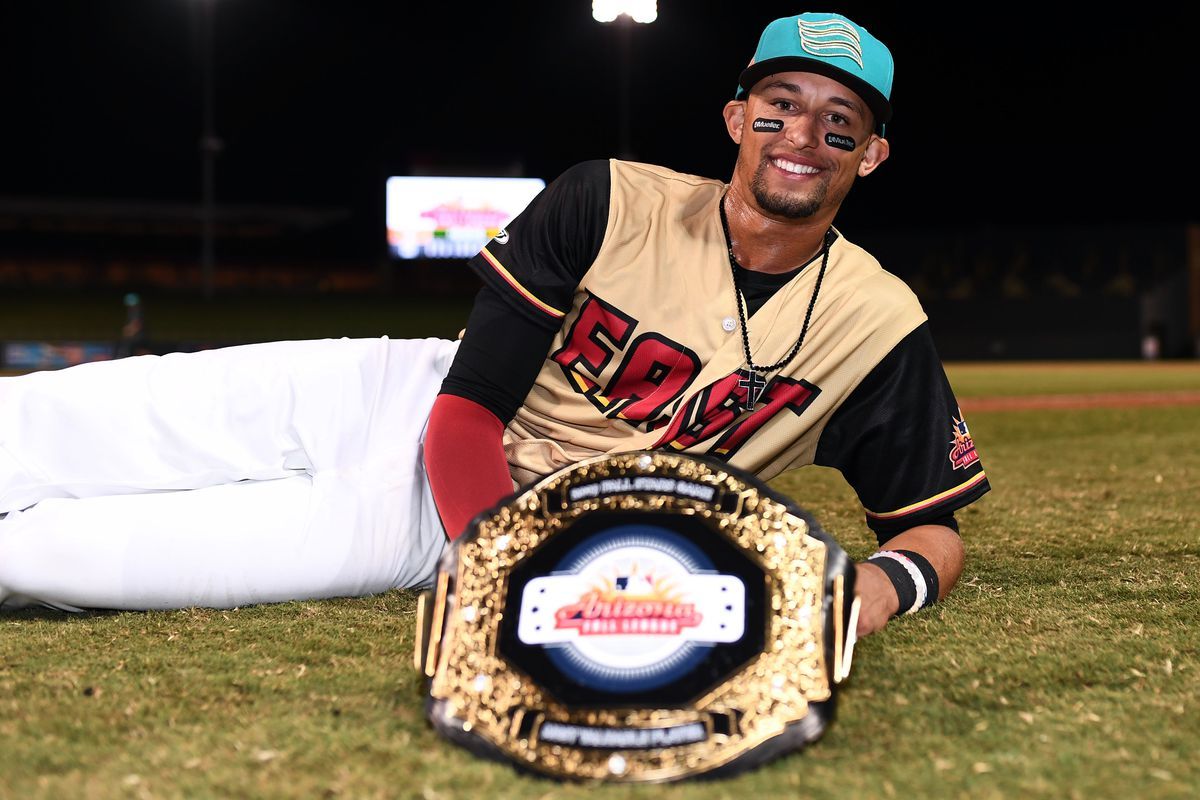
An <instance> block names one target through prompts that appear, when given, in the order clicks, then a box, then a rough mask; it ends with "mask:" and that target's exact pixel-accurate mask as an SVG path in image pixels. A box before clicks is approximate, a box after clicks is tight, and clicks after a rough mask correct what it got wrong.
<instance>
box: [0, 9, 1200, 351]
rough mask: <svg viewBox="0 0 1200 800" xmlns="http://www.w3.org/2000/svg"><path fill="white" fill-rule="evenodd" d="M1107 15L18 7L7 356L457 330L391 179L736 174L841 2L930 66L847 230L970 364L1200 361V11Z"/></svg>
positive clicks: (6, 168)
mask: <svg viewBox="0 0 1200 800" xmlns="http://www.w3.org/2000/svg"><path fill="white" fill-rule="evenodd" d="M1075 8H1076V9H1083V10H1075V11H1067V10H1054V9H1046V8H1040V7H1038V8H1034V7H1012V6H1009V5H1000V4H996V5H992V4H971V5H967V4H946V6H945V7H940V8H939V7H937V6H933V7H930V6H928V5H925V6H920V7H914V6H912V5H910V4H900V3H835V4H825V5H816V6H804V5H797V4H796V3H794V2H787V3H785V2H753V1H752V0H747V1H746V2H698V1H696V0H692V1H691V2H686V1H685V0H662V1H661V2H659V3H658V19H657V20H656V21H655V22H653V23H651V24H646V25H641V24H634V23H629V22H628V21H626V20H623V21H620V22H618V23H616V24H601V23H598V22H596V21H595V20H594V19H593V18H592V14H591V2H590V0H541V1H540V2H519V3H508V4H495V3H486V4H485V3H473V2H442V3H428V4H422V3H353V2H344V1H343V2H334V1H333V0H326V1H318V0H75V1H74V2H71V1H69V0H39V1H38V2H24V3H18V2H9V3H5V4H4V6H3V10H0V37H2V38H0V59H2V64H3V74H4V76H5V78H6V80H5V89H4V93H3V106H2V111H0V120H2V125H0V159H2V161H0V290H2V291H3V293H4V294H3V296H4V297H5V303H4V311H3V312H0V342H5V343H16V344H18V345H21V346H23V347H25V349H23V350H22V349H21V348H20V347H18V348H16V349H13V348H11V347H6V349H5V351H4V352H6V353H7V354H8V356H7V358H8V361H9V362H10V363H9V364H8V366H10V367H19V366H21V365H20V364H17V363H15V361H17V360H19V359H20V358H26V359H28V358H39V357H40V358H43V359H45V358H53V359H58V361H61V362H67V361H72V360H86V359H89V358H99V357H105V353H106V352H107V351H106V350H105V348H110V349H111V348H113V347H116V350H115V351H114V352H116V353H117V354H121V353H123V352H129V351H130V350H131V348H132V349H140V350H142V351H155V350H158V351H161V350H165V349H182V348H189V347H201V346H213V345H217V344H224V343H236V342H242V341H259V340H264V339H273V338H302V337H310V336H342V335H349V336H357V335H365V336H375V335H382V334H388V335H393V336H407V335H449V336H453V335H454V334H455V333H456V332H457V330H458V329H459V328H460V327H461V325H462V323H463V321H464V320H465V313H466V308H467V305H468V304H469V300H470V297H471V295H472V293H473V292H474V290H475V288H476V285H477V284H476V282H475V279H474V278H473V277H472V276H471V275H470V273H469V272H468V271H467V270H466V269H465V267H464V265H463V264H462V263H461V262H447V261H442V260H438V261H432V260H431V261H420V260H418V261H398V260H396V259H394V258H392V257H391V255H390V254H389V251H388V247H387V242H386V238H385V225H384V185H385V181H386V179H387V178H388V177H389V176H394V175H430V174H443V175H493V176H529V177H538V178H542V179H544V180H546V181H549V180H552V179H553V178H554V177H555V176H556V175H557V174H559V173H560V172H562V171H563V170H564V169H566V168H567V167H569V166H570V165H571V164H573V163H575V162H577V161H581V160H584V159H590V158H605V157H610V156H624V157H628V158H633V159H636V160H640V161H650V162H654V163H659V164H663V165H665V166H668V167H671V168H673V169H676V170H680V171H684V172H691V173H696V174H701V175H706V176H710V177H717V178H727V177H728V176H729V172H730V169H731V167H732V164H733V159H734V156H735V149H734V145H733V144H732V143H731V142H730V141H729V140H728V138H727V137H726V135H725V133H724V129H723V126H722V121H721V117H720V110H721V107H722V105H723V104H724V103H725V102H726V100H728V99H729V97H730V96H731V94H732V92H733V90H734V88H735V86H736V82H737V75H738V73H739V72H740V70H741V68H742V67H743V66H745V64H746V62H747V61H748V60H749V58H750V56H751V54H752V53H753V50H754V47H755V44H756V42H757V38H758V35H759V33H760V32H761V30H762V28H763V27H764V26H765V25H766V24H767V23H768V22H770V21H771V20H772V19H775V18H776V17H780V16H786V15H791V14H795V13H798V12H800V11H804V10H828V11H836V12H840V13H845V14H847V15H849V16H850V17H852V18H853V19H855V20H856V21H857V22H859V23H860V24H862V25H864V26H865V27H867V28H868V29H869V30H870V31H871V32H872V33H874V34H875V35H877V36H878V37H879V38H881V39H882V40H883V41H884V42H886V43H887V44H888V45H889V47H890V48H891V49H892V52H893V54H894V56H895V60H896V64H897V69H896V84H895V91H894V95H893V101H894V105H895V108H896V115H895V119H894V122H893V123H892V124H891V125H890V126H889V130H888V138H889V139H890V141H891V143H892V157H891V159H890V160H889V161H888V163H887V164H886V165H885V166H884V167H883V168H882V169H881V170H880V171H879V172H877V173H876V174H875V175H874V176H872V177H871V178H869V179H868V180H866V181H862V182H860V183H859V185H858V186H857V187H856V189H855V190H854V192H852V193H851V196H850V198H849V200H848V202H847V204H846V206H845V207H844V209H843V213H842V216H841V217H840V218H839V222H838V224H839V227H840V229H841V230H842V231H843V233H844V234H845V235H846V236H847V237H848V238H849V239H851V240H852V241H855V242H857V243H859V244H862V245H864V246H866V247H867V248H868V249H869V250H871V251H872V252H873V253H875V254H876V255H877V256H878V257H879V258H880V260H881V262H882V263H883V264H884V266H885V267H886V268H888V269H889V270H891V271H892V272H894V273H896V274H897V275H899V276H900V277H901V278H903V279H904V280H906V281H907V282H908V283H909V284H910V285H911V286H912V287H913V289H914V290H915V291H916V292H917V294H918V295H919V296H920V298H921V300H922V302H923V303H924V304H925V306H926V308H927V310H928V311H929V314H930V317H931V319H932V323H933V327H934V332H935V336H937V338H938V344H939V347H940V348H941V350H942V354H943V356H944V357H945V358H947V359H1035V358H1192V357H1195V356H1196V355H1197V340H1198V338H1200V229H1198V228H1197V224H1198V223H1200V208H1198V203H1197V199H1196V194H1195V185H1196V177H1197V168H1196V165H1195V157H1194V156H1193V155H1192V152H1191V150H1192V148H1191V147H1190V143H1191V137H1192V136H1193V135H1194V133H1193V125H1192V124H1191V122H1190V120H1191V118H1192V117H1193V116H1195V114H1194V110H1193V109H1192V105H1193V100H1192V97H1193V95H1194V84H1195V82H1196V79H1197V77H1200V69H1198V68H1197V67H1196V66H1195V63H1194V54H1193V52H1192V50H1193V47H1194V46H1193V44H1192V41H1191V40H1192V39H1193V38H1194V31H1195V30H1196V26H1195V22H1196V20H1195V18H1194V14H1193V13H1192V12H1190V11H1187V10H1183V9H1178V10H1163V9H1159V8H1153V9H1151V8H1125V9H1116V10H1114V11H1112V12H1101V11H1099V10H1095V9H1096V8H1098V7H1095V6H1091V7H1089V6H1076V7H1075ZM206 75H207V78H206ZM623 87H624V88H623ZM623 121H624V123H623ZM122 329H124V330H125V335H124V337H123V338H124V340H125V341H124V342H123V343H122V342H121V341H120V340H121V339H122ZM38 342H40V343H42V344H44V345H47V346H48V347H49V348H50V349H48V350H47V349H45V348H43V349H42V350H40V351H39V350H38V349H37V347H33V349H32V350H31V349H29V347H28V346H27V345H30V343H38ZM88 344H90V345H92V349H91V350H88V349H87V348H86V347H84V345H88ZM71 348H74V349H71ZM122 348H123V349H122ZM39 352H40V353H41V355H40V356H39V355H38V353H39Z"/></svg>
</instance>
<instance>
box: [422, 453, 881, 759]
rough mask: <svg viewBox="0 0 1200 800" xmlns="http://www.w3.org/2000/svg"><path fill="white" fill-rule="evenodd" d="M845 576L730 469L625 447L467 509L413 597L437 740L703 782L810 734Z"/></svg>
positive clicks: (852, 603)
mask: <svg viewBox="0 0 1200 800" xmlns="http://www.w3.org/2000/svg"><path fill="white" fill-rule="evenodd" d="M857 616H858V602H857V600H855V598H854V566H853V563H852V562H851V561H850V559H849V558H848V557H847V556H846V554H845V552H844V551H843V550H842V549H841V548H840V547H839V546H838V544H837V542H835V541H834V540H833V539H832V538H831V537H830V536H829V535H828V534H826V533H825V532H824V531H822V530H821V528H820V526H819V525H818V524H817V522H816V520H815V519H813V518H812V516H811V515H809V514H808V513H807V512H805V511H804V510H803V509H801V508H799V507H798V506H797V505H796V504H795V503H794V502H792V501H791V500H789V499H788V498H786V497H784V496H783V495H781V494H779V493H777V492H774V491H772V490H771V489H769V488H768V487H767V486H766V485H765V484H764V483H762V482H761V481H759V480H758V479H757V478H755V477H753V476H751V475H748V474H747V473H744V472H742V471H741V470H738V469H735V468H733V467H730V466H729V465H728V464H725V463H722V462H718V461H714V460H708V459H703V458H696V457H692V456H686V455H681V454H671V453H659V452H654V453H647V452H639V453H622V454H617V455H609V456H602V457H598V458H594V459H590V460H587V461H583V462H580V463H578V464H575V465H573V466H571V467H567V468H564V469H562V470H560V471H558V472H555V473H553V474H551V475H550V476H548V477H546V478H544V479H542V480H540V481H538V482H537V483H535V484H533V485H532V486H530V487H527V488H526V489H524V490H522V491H519V492H517V493H516V494H514V495H513V496H512V497H511V498H509V499H508V500H507V501H505V502H503V503H502V504H500V505H499V506H497V507H496V508H494V509H492V510H491V511H489V512H486V513H484V514H481V515H480V516H478V517H477V518H476V519H475V520H474V521H473V522H472V524H471V525H470V526H469V528H468V530H467V531H466V533H464V534H463V536H462V537H461V538H459V539H457V540H456V541H455V543H454V544H452V545H450V546H449V547H448V548H447V549H446V552H445V554H444V556H443V558H442V561H441V564H440V565H439V571H438V575H437V579H436V583H435V585H434V588H433V589H432V590H430V591H427V592H425V593H424V594H422V595H421V597H420V599H419V604H418V609H417V634H416V652H415V657H414V660H415V664H416V667H417V669H418V670H420V671H421V672H423V673H424V675H425V676H426V677H427V678H428V679H429V680H428V691H429V696H428V699H427V704H426V713H427V715H428V718H429V720H430V722H431V723H432V724H433V726H434V728H435V729H436V730H437V731H438V732H439V733H441V734H442V735H444V736H446V737H447V738H449V739H451V740H452V741H454V742H457V743H458V744H460V745H463V746H464V747H466V748H468V749H470V750H471V751H472V752H475V753H477V754H479V755H483V756H487V757H490V758H496V759H500V760H504V761H509V762H511V763H512V764H513V765H515V766H516V767H517V768H518V769H521V770H525V771H532V772H535V773H539V774H542V775H545V776H550V777H554V778H560V779H575V780H603V781H619V782H653V781H673V780H679V779H684V778H690V777H696V776H700V775H705V776H707V777H716V776H724V775H730V774H733V773H736V772H741V771H743V770H745V769H748V768H751V767H756V766H759V765H761V764H763V763H765V762H767V761H769V760H771V759H773V758H776V757H778V756H781V755H783V754H785V753H789V752H792V751H796V750H799V749H801V748H803V747H804V746H805V745H807V744H808V743H810V742H812V741H814V740H816V739H817V738H818V737H819V736H820V735H821V734H822V732H823V731H824V729H825V726H826V725H827V724H828V723H829V722H830V721H831V720H832V719H833V714H834V700H835V691H836V689H837V685H838V684H839V683H840V682H841V681H842V680H843V679H845V678H846V676H847V674H848V673H849V670H850V660H851V655H852V653H853V646H854V631H855V626H856V620H857Z"/></svg>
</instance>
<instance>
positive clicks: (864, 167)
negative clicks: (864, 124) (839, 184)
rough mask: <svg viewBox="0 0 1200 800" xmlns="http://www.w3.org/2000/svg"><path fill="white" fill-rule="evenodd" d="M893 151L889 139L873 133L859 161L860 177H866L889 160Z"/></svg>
mask: <svg viewBox="0 0 1200 800" xmlns="http://www.w3.org/2000/svg"><path fill="white" fill-rule="evenodd" d="M891 152H892V146H891V145H890V144H888V140H887V139H881V138H879V137H878V136H876V135H874V134H871V138H870V139H868V140H867V147H866V149H865V150H863V157H862V160H861V161H859V162H858V177H860V178H865V177H866V176H867V175H870V174H871V173H872V172H874V171H875V168H876V167H878V166H879V165H880V164H882V163H883V162H885V161H887V159H888V156H889V155H890V154H891Z"/></svg>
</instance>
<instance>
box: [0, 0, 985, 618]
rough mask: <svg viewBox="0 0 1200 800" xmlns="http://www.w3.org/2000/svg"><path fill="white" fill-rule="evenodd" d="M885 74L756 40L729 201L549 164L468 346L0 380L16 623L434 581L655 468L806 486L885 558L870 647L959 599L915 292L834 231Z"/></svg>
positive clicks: (615, 170)
mask: <svg viewBox="0 0 1200 800" xmlns="http://www.w3.org/2000/svg"><path fill="white" fill-rule="evenodd" d="M891 90H892V56H891V53H890V52H889V51H888V49H887V48H886V47H885V46H884V45H883V44H882V43H881V42H880V41H879V40H877V39H876V38H875V37H874V36H872V35H871V34H870V33H869V32H868V31H867V30H866V29H865V28H863V27H861V26H860V25H858V24H857V23H855V22H853V21H851V20H849V19H847V18H845V17H842V16H839V15H836V14H813V13H809V14H800V15H798V16H794V17H786V18H783V19H779V20H775V21H774V22H772V23H770V25H768V26H767V28H766V29H765V31H764V32H763V34H762V37H761V39H760V41H759V44H758V48H757V50H756V52H755V53H754V58H753V60H752V61H751V63H750V66H749V67H747V68H746V69H745V71H743V72H742V74H741V76H740V81H739V85H738V88H737V90H736V93H735V97H734V99H733V100H731V101H730V102H729V103H728V104H727V105H726V106H725V108H724V122H725V125H726V128H727V130H728V132H729V135H730V137H731V138H732V139H733V141H734V142H735V143H736V144H737V160H736V163H735V165H734V169H733V173H732V176H731V178H730V180H729V181H728V182H725V181H721V180H714V179H711V178H705V177H698V176H695V175H686V174H681V173H678V172H675V171H672V170H670V169H667V168H664V167H661V166H655V165H649V164H639V163H632V162H627V161H621V160H615V159H614V160H604V161H587V162H583V163H580V164H578V165H576V166H574V167H572V168H571V169H569V170H567V171H566V172H564V173H563V174H562V175H561V176H559V178H558V179H557V180H555V181H553V182H552V183H551V184H550V185H549V186H548V187H547V188H546V189H545V190H544V191H543V192H542V193H541V194H539V195H538V196H537V197H536V198H535V199H534V200H533V202H532V203H531V204H530V205H529V207H528V208H527V209H526V210H525V211H524V212H523V213H522V214H521V215H520V216H518V217H517V219H515V220H514V221H513V222H512V224H511V225H509V226H508V228H507V229H506V230H505V231H502V232H501V233H500V235H498V236H497V237H496V238H495V239H493V240H492V241H490V242H489V243H488V244H487V246H485V247H484V248H483V250H482V251H481V252H480V253H479V254H478V255H477V256H476V257H474V258H473V259H471V262H470V263H471V266H472V268H473V269H475V270H476V272H477V273H478V274H479V275H480V276H481V278H482V279H483V288H482V289H481V291H480V293H479V295H478V297H477V299H476V303H475V306H474V308H473V310H472V312H471V316H470V318H469V320H468V324H467V328H466V331H465V334H464V336H463V337H462V339H461V341H446V340H437V339H424V340H402V341H394V340H389V339H387V338H381V339H357V340H349V339H343V340H324V341H316V342H274V343H265V344H259V345H248V346H243V347H234V348H224V349H220V350H213V351H207V352H201V353H174V354H170V355H168V356H161V357H160V356H138V357H133V358H125V359H118V360H115V361H113V362H109V363H106V364H89V365H82V366H80V367H72V368H70V369H65V370H60V371H57V372H46V373H39V374H32V375H27V376H20V377H13V378H0V605H5V606H19V605H28V604H45V605H51V606H55V607H58V608H65V609H78V608H95V607H100V608H117V609H139V608H178V607H186V606H216V607H231V606H237V605H245V604H249V603H257V602H273V601H281V600H289V599H309V598H322V597H335V596H346V595H365V594H371V593H375V592H381V591H385V590H387V589H391V588H398V587H399V588H408V587H419V586H424V585H427V584H428V582H429V581H430V580H431V579H432V577H433V575H434V573H435V570H436V566H437V563H438V559H439V557H440V555H441V553H442V550H443V549H444V547H445V545H446V542H447V540H448V539H454V538H456V537H458V536H460V535H461V534H462V533H463V531H464V530H465V529H466V527H467V526H468V523H469V522H470V521H471V520H472V518H474V517H475V515H477V514H478V513H479V512H480V511H482V510H484V509H486V508H488V507H491V506H492V505H493V504H495V503H496V502H497V501H499V500H501V499H502V498H504V497H506V496H508V495H510V494H511V492H512V491H513V489H514V488H515V487H517V486H522V485H527V484H528V483H529V482H531V481H533V480H535V479H538V478H540V477H543V476H546V475H549V474H551V473H553V472H555V471H556V470H559V469H562V468H564V467H567V466H569V465H571V464H574V463H577V462H579V461H581V460H583V459H587V458H591V457H595V456H599V455H603V454H606V453H619V452H627V451H638V450H656V449H661V450H667V451H674V452H684V453H691V454H695V455H702V456H706V457H709V458H715V459H719V460H723V461H726V462H728V463H730V464H732V465H733V466H735V467H738V468H740V469H743V470H745V471H746V472H749V473H752V474H754V475H757V476H758V477H759V478H761V479H762V480H769V479H771V478H773V477H775V476H777V475H779V474H780V473H782V472H784V471H786V470H790V469H795V468H799V467H804V466H807V465H811V464H820V465H824V466H828V467H832V468H835V469H837V470H840V471H841V473H842V474H843V475H844V476H845V478H846V480H847V481H848V483H849V484H850V485H851V486H852V487H853V488H854V490H855V491H856V492H857V494H858V497H859V499H860V500H861V502H862V504H863V507H864V511H865V520H866V524H867V525H868V526H869V527H870V528H871V529H872V530H873V531H874V533H875V534H876V536H877V537H878V539H879V542H880V545H881V546H880V550H879V552H878V553H876V554H874V555H873V556H872V557H871V558H869V559H868V560H867V561H866V562H865V563H863V564H860V565H859V566H858V569H857V580H856V581H855V589H856V592H857V593H858V594H859V596H860V597H861V599H862V611H861V614H860V617H859V630H858V632H859V634H866V633H871V632H873V631H876V630H879V629H880V628H882V627H883V626H884V625H885V624H886V623H887V621H888V619H890V618H891V617H893V616H895V615H897V614H901V613H907V612H915V611H917V610H919V609H921V608H923V607H926V606H928V605H929V604H931V603H933V602H934V601H936V600H937V599H938V598H940V597H944V596H945V595H946V594H947V593H948V592H949V591H950V589H951V588H952V587H953V586H954V584H955V582H956V581H957V580H958V577H959V575H960V573H961V570H962V565H963V553H964V549H963V546H962V541H961V539H960V537H959V534H958V528H957V523H956V522H955V519H954V512H955V511H956V510H957V509H959V508H961V507H963V506H965V505H967V504H969V503H971V502H974V501H975V500H977V499H978V498H979V497H981V496H982V495H983V494H984V493H985V492H987V491H988V488H989V486H988V482H987V478H986V477H985V475H984V472H983V469H982V465H981V463H980V461H979V458H978V455H977V453H976V451H975V446H974V442H973V440H972V438H971V436H970V432H969V430H968V428H967V425H966V422H965V420H964V419H963V418H962V414H961V413H960V411H959V409H958V405H957V402H956V401H955V398H954V395H953V392H952V390H951V387H950V385H949V383H948V381H947V380H946V376H945V372H944V370H943V368H942V365H941V362H940V360H939V358H938V356H937V353H936V352H935V349H934V346H933V341H932V338H931V336H930V333H929V329H928V325H927V322H926V318H925V314H924V312H923V311H922V309H921V307H920V304H919V303H918V301H917V299H916V297H915V296H914V295H913V293H912V292H911V291H910V290H909V289H908V287H907V286H905V284H904V283H903V282H902V281H900V280H899V279H898V278H896V277H894V276H893V275H891V274H889V273H888V272H886V271H885V270H884V269H883V268H882V267H881V266H880V264H879V263H878V262H877V261H876V260H875V258H873V257H872V256H871V255H870V254H868V253H867V252H865V251H864V250H863V249H862V248H860V247H858V246H856V245H854V244H853V243H852V242H850V241H849V240H848V238H847V237H846V236H844V235H843V234H842V232H841V231H839V230H838V229H837V228H836V227H835V225H834V222H835V218H836V217H837V214H838V211H839V209H840V208H841V205H842V202H843V200H844V199H845V197H846V196H847V193H848V192H849V191H850V190H851V188H852V186H853V185H854V182H855V180H857V179H858V178H861V177H866V176H868V175H870V174H871V173H873V172H874V171H875V170H876V169H877V168H879V167H880V165H881V164H883V163H884V162H885V161H886V160H887V158H888V155H889V146H888V142H887V140H886V139H885V138H884V126H885V124H886V123H887V122H888V121H889V119H890V117H891V103H890V99H889V98H890V96H891Z"/></svg>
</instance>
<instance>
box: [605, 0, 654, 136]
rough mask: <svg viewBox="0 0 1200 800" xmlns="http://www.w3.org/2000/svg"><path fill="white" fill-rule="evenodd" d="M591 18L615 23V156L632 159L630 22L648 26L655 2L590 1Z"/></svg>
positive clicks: (623, 0) (631, 46) (631, 54)
mask: <svg viewBox="0 0 1200 800" xmlns="http://www.w3.org/2000/svg"><path fill="white" fill-rule="evenodd" d="M592 19H594V20H596V21H597V22H603V23H615V24H616V25H617V28H618V30H619V32H620V37H621V48H620V53H619V61H620V72H619V78H618V79H619V81H620V83H619V87H620V95H621V108H620V116H619V127H618V131H619V136H620V139H619V141H620V153H619V154H620V157H621V158H625V159H628V158H632V157H633V147H632V145H631V144H630V134H629V127H630V122H629V104H630V101H629V84H630V80H631V78H630V73H631V71H632V69H633V26H634V23H641V24H645V25H649V24H650V23H651V22H654V20H656V19H658V2H657V0H592Z"/></svg>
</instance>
